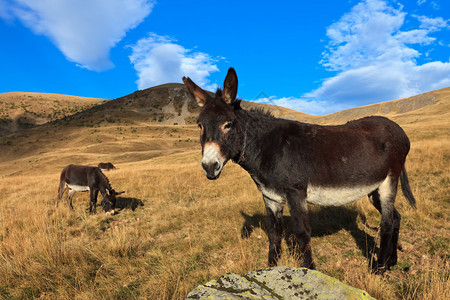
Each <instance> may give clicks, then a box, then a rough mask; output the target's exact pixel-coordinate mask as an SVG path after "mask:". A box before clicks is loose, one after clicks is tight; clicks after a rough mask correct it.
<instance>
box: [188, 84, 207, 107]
mask: <svg viewBox="0 0 450 300" xmlns="http://www.w3.org/2000/svg"><path fill="white" fill-rule="evenodd" d="M183 82H184V85H185V86H186V88H187V89H188V91H189V94H191V95H192V97H194V99H195V100H196V101H197V103H198V106H200V107H203V105H205V103H206V100H208V94H207V93H206V92H205V91H204V90H202V89H201V88H200V87H199V86H198V85H196V84H195V83H194V82H193V81H192V80H191V79H190V78H189V77H183Z"/></svg>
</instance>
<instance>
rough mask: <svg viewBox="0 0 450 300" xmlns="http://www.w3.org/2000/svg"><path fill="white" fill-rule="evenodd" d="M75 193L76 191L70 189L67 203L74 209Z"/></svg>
mask: <svg viewBox="0 0 450 300" xmlns="http://www.w3.org/2000/svg"><path fill="white" fill-rule="evenodd" d="M73 195H75V191H74V190H69V192H68V193H67V204H68V205H69V208H70V210H73V205H72V198H73Z"/></svg>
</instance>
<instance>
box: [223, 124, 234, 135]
mask: <svg viewBox="0 0 450 300" xmlns="http://www.w3.org/2000/svg"><path fill="white" fill-rule="evenodd" d="M231 127H233V122H226V123H224V124H222V131H223V132H224V133H225V132H228V131H229V130H230V129H231Z"/></svg>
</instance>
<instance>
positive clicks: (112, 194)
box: [102, 189, 125, 215]
mask: <svg viewBox="0 0 450 300" xmlns="http://www.w3.org/2000/svg"><path fill="white" fill-rule="evenodd" d="M123 193H125V192H116V191H115V190H114V189H111V190H108V189H106V194H105V195H104V196H103V200H102V207H103V210H104V211H105V212H106V214H107V215H114V209H115V208H116V196H118V195H120V194H123Z"/></svg>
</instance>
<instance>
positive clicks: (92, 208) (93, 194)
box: [89, 189, 98, 214]
mask: <svg viewBox="0 0 450 300" xmlns="http://www.w3.org/2000/svg"><path fill="white" fill-rule="evenodd" d="M89 196H90V201H89V212H90V213H91V214H95V213H97V196H98V190H96V189H90V193H89Z"/></svg>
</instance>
